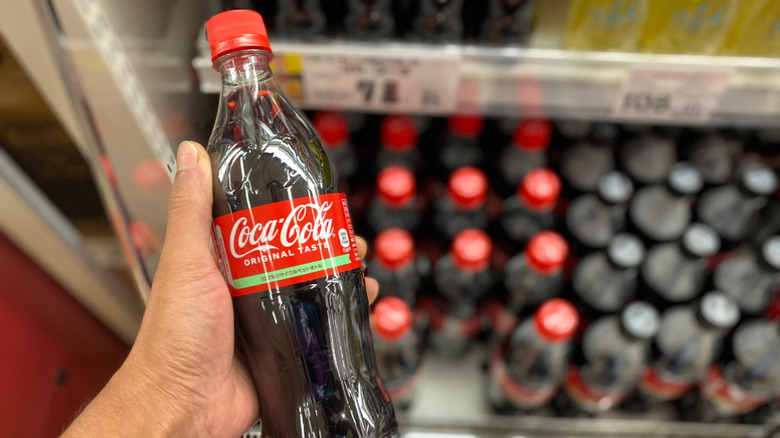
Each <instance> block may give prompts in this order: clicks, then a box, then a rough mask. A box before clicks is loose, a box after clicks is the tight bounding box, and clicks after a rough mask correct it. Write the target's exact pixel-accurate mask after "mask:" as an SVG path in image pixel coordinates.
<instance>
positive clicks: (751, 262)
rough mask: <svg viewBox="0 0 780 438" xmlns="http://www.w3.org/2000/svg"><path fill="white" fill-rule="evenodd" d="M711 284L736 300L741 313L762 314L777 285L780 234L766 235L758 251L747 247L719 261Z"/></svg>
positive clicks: (778, 282) (778, 281)
mask: <svg viewBox="0 0 780 438" xmlns="http://www.w3.org/2000/svg"><path fill="white" fill-rule="evenodd" d="M713 284H714V286H715V289H717V290H720V291H723V293H725V294H726V295H728V296H729V297H731V298H732V299H733V300H734V301H736V302H737V305H739V309H740V310H741V311H742V313H745V314H747V315H759V314H762V313H764V312H765V311H766V310H767V309H768V308H769V305H770V304H771V302H772V295H773V294H774V293H775V291H776V290H777V287H778V285H780V236H773V237H771V238H769V239H768V240H767V241H766V242H764V243H763V245H761V249H760V251H753V250H747V251H746V252H743V253H741V254H739V255H738V256H736V257H734V258H732V259H729V260H725V261H723V262H722V263H720V264H719V265H718V266H717V267H716V268H715V273H714V274H713Z"/></svg>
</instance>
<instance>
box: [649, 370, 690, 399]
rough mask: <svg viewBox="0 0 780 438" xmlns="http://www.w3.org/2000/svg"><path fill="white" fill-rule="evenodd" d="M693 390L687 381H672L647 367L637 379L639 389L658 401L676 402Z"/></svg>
mask: <svg viewBox="0 0 780 438" xmlns="http://www.w3.org/2000/svg"><path fill="white" fill-rule="evenodd" d="M691 388H693V384H691V383H690V382H688V381H680V380H674V379H672V378H669V377H666V376H663V375H661V374H660V373H658V372H657V371H656V370H655V368H654V367H653V366H648V367H646V368H645V371H644V372H643V373H642V378H641V379H639V389H640V390H642V392H644V393H646V394H648V395H650V396H652V397H653V398H655V399H658V400H676V399H678V398H680V397H682V396H683V395H684V394H685V393H686V392H688V391H689V390H690V389H691Z"/></svg>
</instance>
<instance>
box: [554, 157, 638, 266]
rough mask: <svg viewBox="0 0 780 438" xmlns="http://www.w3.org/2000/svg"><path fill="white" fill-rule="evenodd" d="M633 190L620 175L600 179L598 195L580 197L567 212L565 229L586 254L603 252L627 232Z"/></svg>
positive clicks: (618, 173)
mask: <svg viewBox="0 0 780 438" xmlns="http://www.w3.org/2000/svg"><path fill="white" fill-rule="evenodd" d="M633 192H634V186H633V184H631V180H630V179H628V177H627V176H625V175H624V174H622V173H620V172H616V171H613V172H609V173H607V174H605V175H604V176H602V177H601V179H600V181H599V187H598V192H597V193H588V194H584V195H580V196H579V197H577V198H576V199H574V201H573V202H572V203H571V205H569V209H568V210H567V211H566V227H567V229H568V230H569V233H571V235H572V237H574V239H575V240H576V242H577V243H578V244H579V245H580V246H584V247H585V248H580V249H581V250H582V251H580V252H585V251H587V250H592V249H600V248H604V247H606V246H607V244H609V242H610V240H612V238H613V237H615V235H617V234H618V233H619V232H621V231H622V230H623V229H624V228H625V223H626V210H627V209H628V201H629V199H631V195H632V194H633Z"/></svg>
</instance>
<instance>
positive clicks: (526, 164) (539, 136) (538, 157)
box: [499, 119, 552, 191]
mask: <svg viewBox="0 0 780 438" xmlns="http://www.w3.org/2000/svg"><path fill="white" fill-rule="evenodd" d="M551 136H552V125H551V124H550V122H548V121H547V120H542V119H526V120H523V121H521V122H520V123H518V124H517V128H516V129H515V131H514V134H513V135H512V142H511V144H509V145H508V146H507V147H506V148H504V151H503V152H502V153H501V161H500V162H499V166H500V168H501V174H502V176H503V179H504V184H505V185H506V187H507V189H508V190H510V191H512V190H514V189H515V188H516V187H517V186H518V185H520V183H521V182H522V181H523V178H525V175H526V174H527V173H528V172H530V171H531V170H533V169H537V168H540V167H547V148H548V147H549V146H550V138H551Z"/></svg>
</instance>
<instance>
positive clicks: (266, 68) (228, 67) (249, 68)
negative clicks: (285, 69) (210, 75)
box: [214, 49, 273, 89]
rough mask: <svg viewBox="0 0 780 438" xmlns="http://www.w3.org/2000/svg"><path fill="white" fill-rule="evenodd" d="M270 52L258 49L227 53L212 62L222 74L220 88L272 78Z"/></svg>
mask: <svg viewBox="0 0 780 438" xmlns="http://www.w3.org/2000/svg"><path fill="white" fill-rule="evenodd" d="M271 56H272V55H271V52H268V51H265V50H259V49H250V50H241V51H238V52H233V53H228V54H227V55H225V56H222V57H220V58H219V59H217V60H216V61H215V62H214V65H215V66H217V67H218V69H219V72H220V73H221V74H222V87H223V89H224V88H226V87H227V88H233V87H236V86H246V85H249V84H252V83H258V82H265V81H268V80H270V79H271V78H273V73H272V72H271V67H270V65H269V63H270V61H271Z"/></svg>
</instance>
